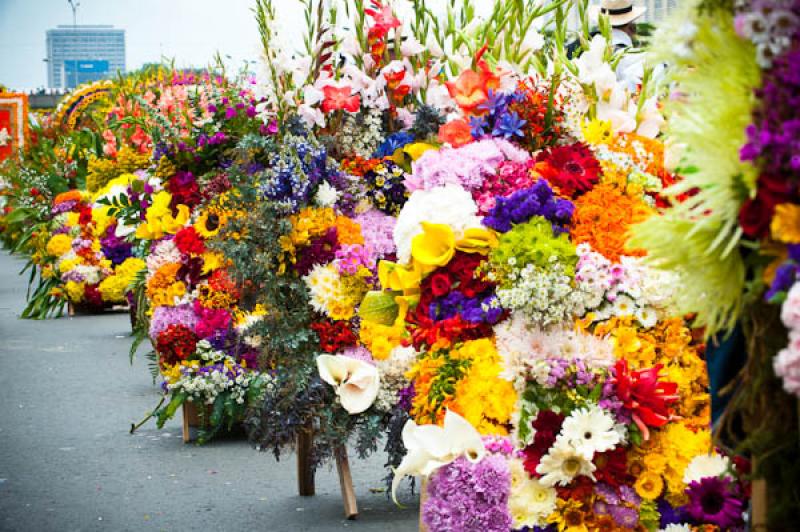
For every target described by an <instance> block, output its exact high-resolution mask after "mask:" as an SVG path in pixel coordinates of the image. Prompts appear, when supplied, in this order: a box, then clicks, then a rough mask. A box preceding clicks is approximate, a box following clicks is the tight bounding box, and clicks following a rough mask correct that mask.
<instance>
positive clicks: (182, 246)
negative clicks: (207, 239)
mask: <svg viewBox="0 0 800 532" xmlns="http://www.w3.org/2000/svg"><path fill="white" fill-rule="evenodd" d="M175 245H176V246H177V248H178V249H179V250H180V252H181V253H183V254H184V255H202V254H203V253H205V252H206V245H205V243H204V242H203V239H202V237H201V236H200V235H199V234H197V230H195V228H194V227H184V228H183V229H181V230H180V231H178V232H177V233H176V234H175Z"/></svg>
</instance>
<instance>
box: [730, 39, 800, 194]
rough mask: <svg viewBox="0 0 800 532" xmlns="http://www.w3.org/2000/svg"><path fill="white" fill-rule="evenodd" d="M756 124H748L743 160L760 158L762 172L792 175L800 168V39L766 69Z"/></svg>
mask: <svg viewBox="0 0 800 532" xmlns="http://www.w3.org/2000/svg"><path fill="white" fill-rule="evenodd" d="M756 96H757V97H758V99H759V100H760V105H759V108H758V109H757V110H756V112H755V114H754V120H753V124H751V125H750V126H748V128H747V143H746V144H745V145H744V146H743V147H742V149H741V152H740V157H741V159H742V160H743V161H758V162H759V163H760V165H761V169H762V172H763V173H765V174H769V175H774V176H776V177H778V176H780V177H781V178H783V179H790V178H791V177H792V176H795V175H797V173H798V171H800V140H798V139H800V40H797V41H796V42H795V45H794V47H793V48H792V49H791V50H789V51H788V52H787V53H786V54H784V55H782V56H780V57H778V58H777V59H775V61H774V63H773V67H772V68H771V69H770V70H767V71H765V73H764V78H763V82H762V86H761V88H760V89H758V90H757V91H756Z"/></svg>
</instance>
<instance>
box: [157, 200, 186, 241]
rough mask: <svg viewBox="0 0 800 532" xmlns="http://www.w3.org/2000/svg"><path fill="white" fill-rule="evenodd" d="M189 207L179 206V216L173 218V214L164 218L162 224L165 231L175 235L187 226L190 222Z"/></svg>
mask: <svg viewBox="0 0 800 532" xmlns="http://www.w3.org/2000/svg"><path fill="white" fill-rule="evenodd" d="M189 214H190V213H189V207H187V206H186V205H178V215H177V216H175V217H173V216H172V215H171V214H168V215H166V216H164V218H163V221H162V224H163V226H164V231H165V232H167V233H169V234H171V235H174V234H175V233H177V232H178V231H180V229H181V228H182V227H183V226H184V225H186V222H188V221H189Z"/></svg>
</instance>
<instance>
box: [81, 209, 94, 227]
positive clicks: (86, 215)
mask: <svg viewBox="0 0 800 532" xmlns="http://www.w3.org/2000/svg"><path fill="white" fill-rule="evenodd" d="M78 212H79V213H80V215H79V216H78V223H79V224H80V225H89V224H90V223H91V221H92V208H91V207H89V206H88V205H84V206H82V207H81V208H80V211H78Z"/></svg>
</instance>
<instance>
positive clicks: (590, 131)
mask: <svg viewBox="0 0 800 532" xmlns="http://www.w3.org/2000/svg"><path fill="white" fill-rule="evenodd" d="M581 131H582V132H583V139H584V140H585V141H586V142H587V143H589V144H595V145H597V144H605V143H607V142H608V141H610V140H611V121H610V120H598V119H596V118H595V119H594V120H592V121H590V122H586V123H584V124H583V125H582V126H581Z"/></svg>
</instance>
